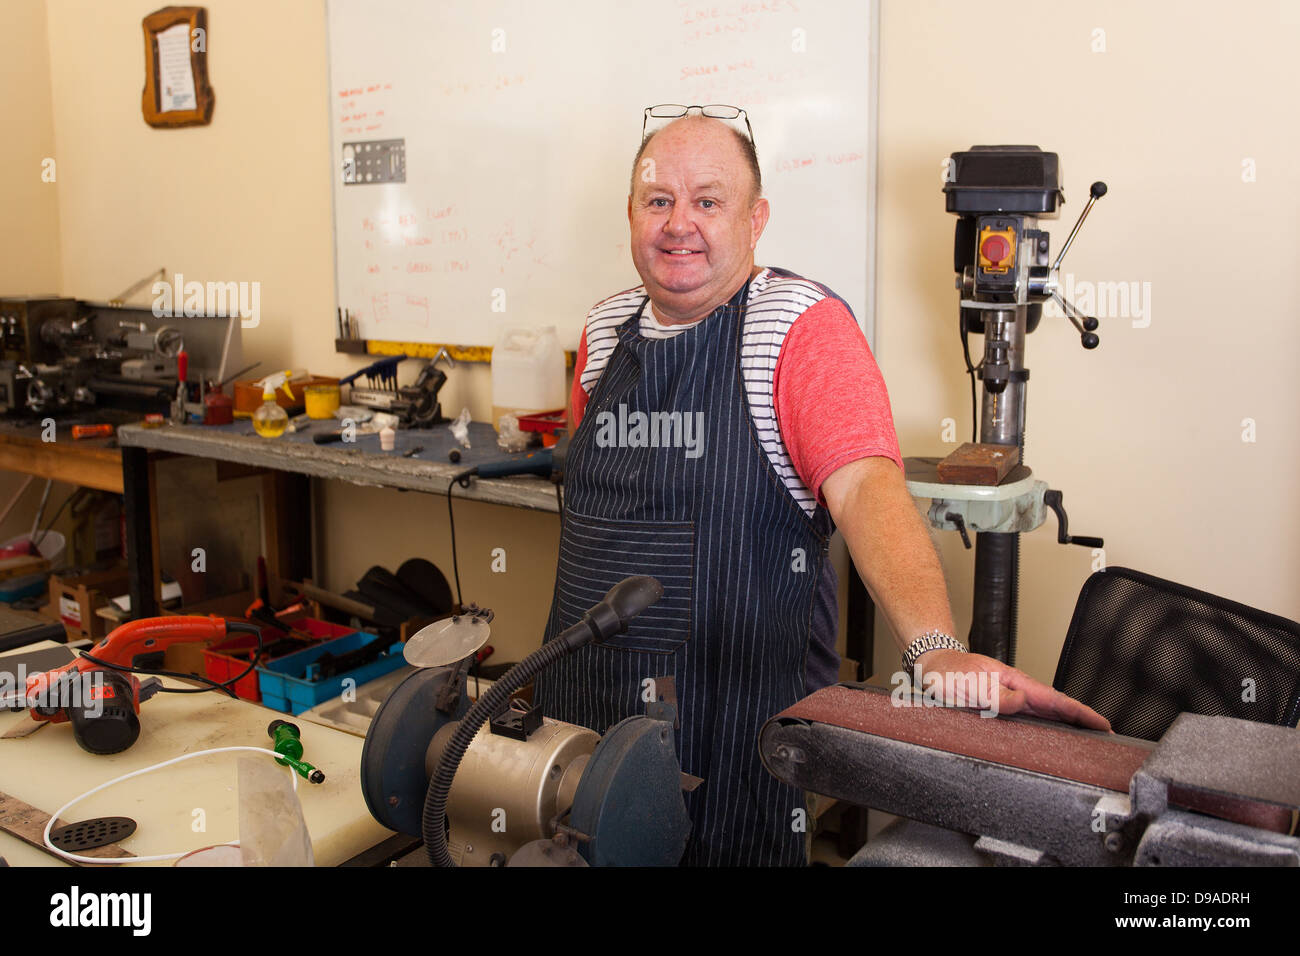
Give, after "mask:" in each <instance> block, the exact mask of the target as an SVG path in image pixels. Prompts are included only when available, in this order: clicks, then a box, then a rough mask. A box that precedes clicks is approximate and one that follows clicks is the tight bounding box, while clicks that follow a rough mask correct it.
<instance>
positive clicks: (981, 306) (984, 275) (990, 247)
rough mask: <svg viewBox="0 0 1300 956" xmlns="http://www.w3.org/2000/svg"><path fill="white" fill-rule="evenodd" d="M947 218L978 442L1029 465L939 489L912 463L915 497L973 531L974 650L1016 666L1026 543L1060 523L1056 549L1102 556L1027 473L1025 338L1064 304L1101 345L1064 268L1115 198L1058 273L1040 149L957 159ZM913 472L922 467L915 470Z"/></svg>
mask: <svg viewBox="0 0 1300 956" xmlns="http://www.w3.org/2000/svg"><path fill="white" fill-rule="evenodd" d="M943 191H944V194H945V197H946V203H947V209H948V211H949V212H951V213H954V214H956V216H957V229H956V237H955V240H954V250H953V269H954V271H955V272H956V273H957V283H956V285H957V289H958V290H959V292H960V294H961V306H960V327H961V339H962V349H963V353H964V355H965V357H966V370H967V372H968V373H969V374H970V375H971V376H972V383H971V384H972V401H973V390H974V379H975V378H978V379H979V380H980V381H981V382H983V390H982V391H983V401H982V406H981V410H980V414H979V438H978V440H979V442H980V443H982V444H993V445H1014V446H1016V447H1017V448H1018V449H1019V453H1020V463H1021V464H1020V465H1019V466H1017V468H1016V469H1014V470H1013V471H1012V472H1011V473H1009V474H1008V475H1007V476H1006V477H1005V479H1004V480H1003V482H1002V484H1001V485H999V486H997V487H993V488H990V487H988V486H975V485H959V484H951V483H943V482H941V481H939V480H938V479H937V478H936V477H935V475H934V473H933V469H932V468H929V467H928V465H929V464H931V463H933V462H934V461H936V460H935V459H908V464H909V468H908V487H909V490H910V491H911V492H912V494H913V495H915V496H917V497H928V498H931V499H932V505H931V508H930V514H929V517H930V522H931V524H932V525H933V526H934V527H936V528H940V529H946V530H956V531H958V532H959V533H960V534H961V536H962V540H963V542H965V544H966V547H968V548H969V547H970V546H971V545H970V538H969V536H968V534H967V529H968V528H969V529H970V530H973V531H975V532H976V541H975V598H974V609H973V613H972V618H971V631H970V640H969V646H970V649H971V650H972V651H974V652H976V653H980V654H987V655H988V656H990V657H995V658H997V659H999V660H1002V661H1006V662H1007V663H1011V664H1014V663H1015V652H1016V607H1017V602H1018V588H1019V566H1020V533H1021V532H1024V531H1032V530H1033V529H1034V528H1037V527H1038V526H1039V525H1041V524H1042V523H1043V522H1044V521H1045V520H1046V514H1045V512H1046V509H1047V508H1050V509H1051V510H1052V511H1054V512H1055V513H1056V516H1057V520H1058V522H1059V529H1058V534H1057V540H1058V541H1059V542H1061V543H1062V544H1078V545H1082V546H1084V547H1089V548H1100V547H1101V546H1102V539H1101V538H1091V537H1080V536H1077V535H1076V536H1071V535H1070V534H1069V530H1068V521H1067V518H1066V514H1065V508H1064V505H1063V504H1062V496H1061V492H1060V491H1056V490H1053V489H1050V488H1048V486H1047V484H1046V483H1045V482H1042V481H1038V480H1035V479H1034V478H1033V476H1032V473H1031V472H1030V471H1029V469H1028V468H1026V467H1024V464H1023V463H1024V451H1025V397H1026V394H1025V393H1026V387H1027V384H1028V382H1029V369H1028V368H1026V367H1025V336H1026V335H1027V334H1029V333H1030V332H1033V331H1034V329H1036V328H1037V327H1038V324H1039V321H1040V320H1041V318H1042V313H1043V303H1044V302H1045V301H1047V300H1048V299H1051V300H1053V301H1055V302H1056V303H1057V304H1058V305H1059V306H1060V308H1061V311H1062V312H1064V314H1065V316H1066V318H1068V319H1069V320H1070V322H1071V323H1072V324H1073V325H1074V327H1075V329H1077V330H1078V332H1079V336H1080V341H1081V343H1082V345H1083V347H1084V348H1085V349H1094V348H1096V347H1097V345H1098V342H1099V340H1098V337H1097V332H1096V329H1097V320H1096V319H1095V318H1093V317H1091V316H1086V315H1084V314H1083V313H1082V312H1080V311H1079V310H1078V309H1077V308H1075V306H1074V305H1072V304H1071V303H1070V302H1068V301H1066V299H1065V298H1064V296H1062V295H1061V293H1060V290H1059V285H1060V283H1059V270H1060V266H1061V261H1062V260H1063V259H1064V258H1065V254H1066V253H1067V252H1068V251H1069V249H1070V246H1071V244H1073V242H1074V239H1075V236H1077V235H1078V233H1079V227H1080V226H1082V225H1083V221H1084V220H1085V219H1086V218H1087V216H1088V213H1089V212H1090V211H1091V210H1092V207H1093V205H1094V204H1095V203H1096V202H1097V200H1098V199H1100V198H1101V197H1102V196H1104V195H1105V194H1106V184H1105V183H1102V182H1096V183H1093V184H1092V189H1091V191H1090V195H1089V198H1088V202H1087V205H1085V206H1084V208H1083V211H1082V212H1081V213H1080V215H1079V219H1078V221H1077V222H1076V223H1075V224H1074V228H1073V229H1071V230H1070V235H1069V237H1068V238H1067V239H1066V240H1065V244H1064V245H1063V246H1062V247H1061V251H1060V252H1059V253H1058V254H1057V256H1056V259H1055V260H1054V261H1053V260H1051V259H1050V256H1049V251H1048V250H1049V236H1048V233H1047V232H1046V231H1045V230H1043V229H1041V228H1039V220H1040V219H1055V218H1056V216H1057V214H1058V212H1057V209H1058V206H1060V205H1061V204H1063V203H1064V202H1065V193H1064V190H1063V189H1062V188H1061V182H1060V163H1059V160H1058V157H1057V155H1056V154H1055V153H1045V152H1043V151H1042V150H1041V149H1039V148H1038V147H1037V146H972V147H971V148H970V149H969V150H967V151H966V152H959V153H953V154H952V156H951V159H950V161H949V165H948V167H947V175H946V177H945V182H944V186H943ZM971 333H974V334H977V335H983V336H984V355H983V359H982V361H981V362H980V364H979V365H978V366H973V365H972V364H971V361H970V348H969V343H968V341H967V336H968V335H969V334H971ZM913 464H915V467H913Z"/></svg>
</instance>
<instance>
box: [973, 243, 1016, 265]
mask: <svg viewBox="0 0 1300 956" xmlns="http://www.w3.org/2000/svg"><path fill="white" fill-rule="evenodd" d="M980 252H981V253H983V255H984V258H985V259H987V260H988V261H989V262H991V263H993V264H994V265H997V264H999V263H1000V262H1002V260H1003V259H1005V258H1006V257H1007V255H1008V254H1009V253H1010V252H1011V243H1009V242H1007V239H1006V236H989V237H988V238H987V239H985V240H984V245H982V246H981V247H980Z"/></svg>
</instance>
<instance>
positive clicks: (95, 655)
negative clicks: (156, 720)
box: [25, 615, 261, 754]
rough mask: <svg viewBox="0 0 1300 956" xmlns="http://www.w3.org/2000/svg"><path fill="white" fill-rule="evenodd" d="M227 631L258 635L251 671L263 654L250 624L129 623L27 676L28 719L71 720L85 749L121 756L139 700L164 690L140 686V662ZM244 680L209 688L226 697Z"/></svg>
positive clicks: (133, 733) (135, 728)
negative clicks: (69, 657) (51, 667)
mask: <svg viewBox="0 0 1300 956" xmlns="http://www.w3.org/2000/svg"><path fill="white" fill-rule="evenodd" d="M231 631H235V632H239V631H243V632H251V633H253V634H256V635H257V636H258V652H257V654H256V655H254V657H253V660H252V662H251V663H250V664H249V670H252V668H253V667H255V666H256V665H257V661H258V658H259V657H260V655H261V631H260V630H259V629H258V628H257V627H255V626H254V625H251V624H245V623H243V622H241V621H227V620H225V619H224V618H220V617H216V616H215V615H212V616H208V617H199V616H182V617H146V618H141V619H140V620H138V621H128V622H127V623H126V624H123V625H121V626H120V627H116V628H114V629H113V630H112V632H110V633H109V635H108V636H107V637H105V638H104V639H103V640H102V641H100V642H99V643H98V644H96V645H94V646H93V647H92V648H91V649H90V651H89V652H84V651H83V652H82V656H81V657H78V658H77V659H76V660H73V661H69V662H68V663H67V664H64V665H63V666H62V667H56V668H55V669H54V670H51V671H45V672H43V673H40V674H33V675H31V676H30V677H28V678H27V683H26V694H25V697H26V700H27V705H28V707H29V709H30V710H31V712H32V719H33V720H38V721H48V722H49V723H52V724H61V723H64V722H65V721H68V722H71V724H72V733H73V737H74V738H75V739H76V741H77V743H78V744H79V745H80V746H81V748H82V749H83V750H86V751H89V752H90V753H93V754H115V753H121V752H122V751H123V750H126V749H127V748H128V747H130V746H131V745H132V744H134V743H135V742H136V739H137V738H139V736H140V716H139V715H140V704H141V702H142V701H145V700H148V699H149V698H150V697H152V696H153V695H154V694H155V693H157V692H158V691H159V690H161V689H162V682H161V681H159V680H157V679H150V680H146V681H144V682H141V681H140V679H139V678H138V677H136V676H135V674H133V673H130V671H142V672H145V673H148V672H147V671H145V670H144V667H143V665H142V663H141V662H142V660H147V659H148V658H149V657H150V656H152V655H157V656H159V657H161V654H162V652H163V651H164V650H166V649H167V648H168V647H170V646H171V645H173V644H182V643H193V642H196V641H216V640H220V639H221V638H223V637H225V636H226V634H227V633H228V632H231ZM244 673H245V674H246V673H248V671H245V672H244ZM243 676H244V675H243V674H240V675H239V677H236V678H234V679H233V680H231V681H226V682H225V684H216V683H214V684H213V687H212V688H211V689H214V690H215V689H217V688H221V689H223V690H226V691H227V692H228V693H230V690H229V686H230V685H233V684H234V683H235V681H238V680H239V679H240V678H241V677H243ZM232 696H233V694H232Z"/></svg>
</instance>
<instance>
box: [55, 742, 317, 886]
mask: <svg viewBox="0 0 1300 956" xmlns="http://www.w3.org/2000/svg"><path fill="white" fill-rule="evenodd" d="M236 750H248V751H252V752H253V753H260V754H269V755H270V756H272V757H274V758H275V759H276V760H277V761H279V760H281V759H283V758H284V754H282V753H277V752H276V751H274V750H270V749H268V748H266V747H215V748H213V749H211V750H196V751H195V752H194V753H192V754H181V755H180V756H179V757H173V758H172V759H171V760H164V761H163V762H162V763H156V764H154V765H153V766H152V767H145V768H143V769H142V770H133V771H131V772H130V773H124V774H122V776H120V777H114V778H113V779H112V780H110V781H108V782H107V783H101V784H100V785H99V786H98V787H95V788H94V789H92V790H87V791H86V792H85V793H83V794H82V795H81V796H79V797H74V798H73V799H71V800H69V801H68V802H67V803H65V804H64V805H63V806H61V807H59V809H58V810H56V811H55V812H54V813H52V814H50V819H49V821H48V822H47V823H46V824H45V833H44V834H43V835H42V840H43V842H44V843H45V849H47V850H49V851H50V852H51V853H55V854H57V855H58V856H61V857H63V858H64V859H65V860H71V861H72V862H74V863H95V864H98V865H100V866H102V865H104V864H105V863H159V862H162V861H165V860H179V859H180V858H181V857H183V856H186V855H187V854H189V853H191V852H193V851H191V850H182V851H181V852H180V853H160V854H156V855H154V856H132V857H102V856H78V855H77V854H75V853H69V852H67V851H66V850H60V849H59V848H58V847H57V846H55V845H54V844H53V843H51V842H50V832H51V831H52V830H53V829H54V823H55V821H56V820H58V819H60V818H61V817H62V816H63V815H64V814H65V813H67V812H68V811H69V810H70V809H72V808H73V807H74V806H76V805H77V804H78V803H80V802H81V801H82V800H85V799H86V798H87V797H92V796H94V795H95V794H97V793H99V791H101V790H106V789H107V788H109V787H111V786H113V785H114V784H117V783H121V782H123V781H124V780H130V779H131V778H132V777H138V776H140V775H142V774H146V773H152V772H153V771H155V770H161V769H162V768H163V767H170V766H171V765H172V764H176V763H180V762H181V761H184V760H193V759H194V758H195V757H206V756H208V755H209V754H221V753H231V752H233V751H236ZM286 769H287V770H288V771H289V779H290V780H292V781H293V791H294V793H297V792H298V775H297V774H296V773H295V772H294V769H293V768H292V767H287V768H286ZM218 845H219V846H239V841H238V840H236V841H234V842H232V843H222V844H218Z"/></svg>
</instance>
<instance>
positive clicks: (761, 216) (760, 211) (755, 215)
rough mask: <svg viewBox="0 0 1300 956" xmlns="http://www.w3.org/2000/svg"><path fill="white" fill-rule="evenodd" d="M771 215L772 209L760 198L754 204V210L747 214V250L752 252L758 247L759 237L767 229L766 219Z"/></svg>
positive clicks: (764, 199) (765, 200)
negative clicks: (748, 229) (748, 232)
mask: <svg viewBox="0 0 1300 956" xmlns="http://www.w3.org/2000/svg"><path fill="white" fill-rule="evenodd" d="M771 214H772V208H771V207H770V206H769V205H768V204H767V199H766V198H764V197H762V196H760V197H758V201H757V202H755V203H754V209H753V211H752V212H750V214H749V226H750V238H749V248H750V251H751V252H752V251H753V250H754V249H755V248H757V246H758V240H759V237H760V236H762V235H763V230H764V229H766V228H767V220H768V217H769V216H771Z"/></svg>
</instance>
